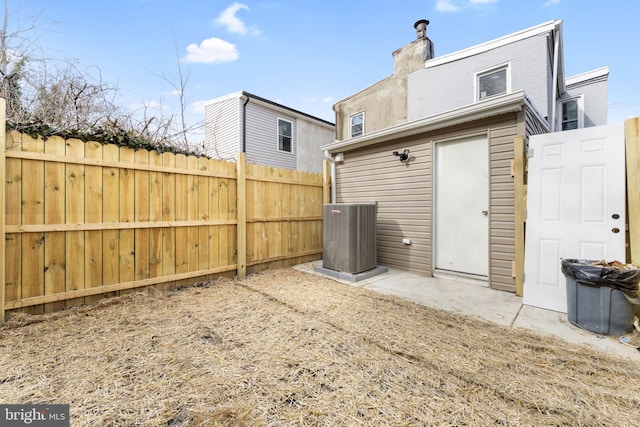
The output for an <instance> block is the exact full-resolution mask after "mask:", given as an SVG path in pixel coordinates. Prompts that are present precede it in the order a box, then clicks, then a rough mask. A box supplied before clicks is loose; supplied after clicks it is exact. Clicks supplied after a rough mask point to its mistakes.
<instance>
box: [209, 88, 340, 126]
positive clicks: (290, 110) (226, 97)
mask: <svg viewBox="0 0 640 427" xmlns="http://www.w3.org/2000/svg"><path fill="white" fill-rule="evenodd" d="M243 96H245V97H247V98H250V99H253V100H256V101H259V102H262V103H264V104H267V105H269V106H272V107H276V108H278V109H280V110H284V111H286V112H288V113H290V114H293V115H295V116H299V117H304V118H307V119H311V120H314V121H317V122H320V123H322V124H324V125H327V126H331V127H335V126H336V125H335V123H332V122H330V121H328V120H324V119H321V118H320V117H316V116H312V115H311V114H308V113H304V112H302V111H299V110H296V109H294V108H291V107H287V106H286V105H282V104H278V103H277V102H274V101H271V100H269V99H267V98H263V97H261V96H258V95H254V94H252V93H249V92H247V91H245V90H239V91H237V92H232V93H229V94H227V95H223V96H220V97H218V98H214V99H210V100H209V101H206V102H205V103H204V106H207V105H211V104H216V103H218V102H221V101H227V100H229V99H234V98H242V97H243Z"/></svg>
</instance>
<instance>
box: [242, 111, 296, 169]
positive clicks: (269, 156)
mask: <svg viewBox="0 0 640 427" xmlns="http://www.w3.org/2000/svg"><path fill="white" fill-rule="evenodd" d="M278 118H281V119H285V120H289V121H290V122H291V123H293V129H292V141H291V148H292V152H291V153H287V152H283V151H278ZM297 132H298V126H297V124H296V118H295V117H294V116H291V115H287V114H285V113H281V112H276V111H273V110H271V109H269V108H267V107H265V106H263V105H261V104H258V103H257V102H256V101H255V100H254V99H251V100H250V101H249V103H248V104H247V149H246V156H247V162H249V163H255V164H261V165H270V166H275V167H279V168H288V169H296V166H297V165H296V153H297V151H298V138H297Z"/></svg>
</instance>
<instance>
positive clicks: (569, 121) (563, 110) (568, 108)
mask: <svg viewBox="0 0 640 427" xmlns="http://www.w3.org/2000/svg"><path fill="white" fill-rule="evenodd" d="M558 127H559V128H560V130H571V129H579V128H582V127H584V109H583V97H582V96H579V97H576V98H571V99H563V100H560V101H559V102H558Z"/></svg>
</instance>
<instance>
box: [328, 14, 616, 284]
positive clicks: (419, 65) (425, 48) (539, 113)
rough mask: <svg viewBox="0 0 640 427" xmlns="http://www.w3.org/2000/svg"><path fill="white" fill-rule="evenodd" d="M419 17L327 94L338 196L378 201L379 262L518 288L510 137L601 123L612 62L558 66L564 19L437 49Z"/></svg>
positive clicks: (352, 200)
mask: <svg viewBox="0 0 640 427" xmlns="http://www.w3.org/2000/svg"><path fill="white" fill-rule="evenodd" d="M427 24H428V21H426V20H422V21H418V22H417V23H416V24H415V28H416V30H417V36H418V37H417V39H416V40H414V41H413V42H411V43H409V44H408V45H406V46H404V47H403V48H401V49H399V50H397V51H395V52H393V57H394V63H395V65H394V72H393V74H392V75H391V76H389V77H387V78H386V79H384V80H382V81H380V82H378V83H376V84H374V85H372V86H370V87H368V88H366V89H364V90H363V91H361V92H358V93H356V94H354V95H352V96H350V97H348V98H346V99H344V100H342V101H339V102H338V103H336V104H335V105H334V111H335V112H336V137H337V138H336V140H335V141H334V142H332V143H330V144H327V145H325V146H324V147H322V148H323V149H324V150H326V151H328V152H329V153H330V154H332V155H333V158H334V161H335V162H334V169H333V173H334V174H335V182H336V192H335V193H336V200H335V201H336V202H338V203H342V202H345V203H347V202H348V203H358V202H368V201H377V202H378V226H377V229H378V248H377V249H378V262H379V263H380V264H381V265H384V266H388V267H394V268H399V269H404V270H409V271H412V272H416V273H419V274H423V275H426V276H431V275H434V276H446V277H452V278H457V279H462V280H469V281H474V282H480V283H484V284H488V285H489V286H491V287H493V288H496V289H502V290H507V291H514V290H515V278H514V271H513V270H514V260H515V234H514V233H515V231H514V178H513V176H512V169H511V165H512V160H513V159H514V158H515V156H522V155H524V153H514V137H516V136H522V137H524V138H525V139H526V138H528V137H529V135H532V134H540V133H548V132H551V131H557V130H565V129H567V130H568V129H574V128H579V127H585V126H594V125H600V124H606V122H607V78H608V69H607V68H606V67H605V68H601V69H598V70H595V71H591V72H588V73H585V74H581V75H579V76H576V77H572V78H565V76H564V65H563V45H562V22H561V21H551V22H547V23H544V24H541V25H538V26H535V27H532V28H529V29H526V30H523V31H520V32H517V33H514V34H511V35H508V36H505V37H502V38H499V39H496V40H493V41H489V42H487V43H483V44H480V45H477V46H473V47H471V48H468V49H465V50H462V51H459V52H454V53H451V54H448V55H444V56H441V57H436V56H434V55H433V51H434V49H433V47H434V46H433V42H432V41H431V40H430V39H429V38H427V36H426V26H427ZM372 170H375V171H376V172H375V173H371V171H372ZM407 243H408V244H407Z"/></svg>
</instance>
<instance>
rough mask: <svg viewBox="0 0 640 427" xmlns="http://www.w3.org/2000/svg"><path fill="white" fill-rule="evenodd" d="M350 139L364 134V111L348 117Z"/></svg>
mask: <svg viewBox="0 0 640 427" xmlns="http://www.w3.org/2000/svg"><path fill="white" fill-rule="evenodd" d="M349 126H350V135H351V138H353V137H356V136H360V135H362V134H364V111H361V112H359V113H357V114H354V115H353V116H349Z"/></svg>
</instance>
